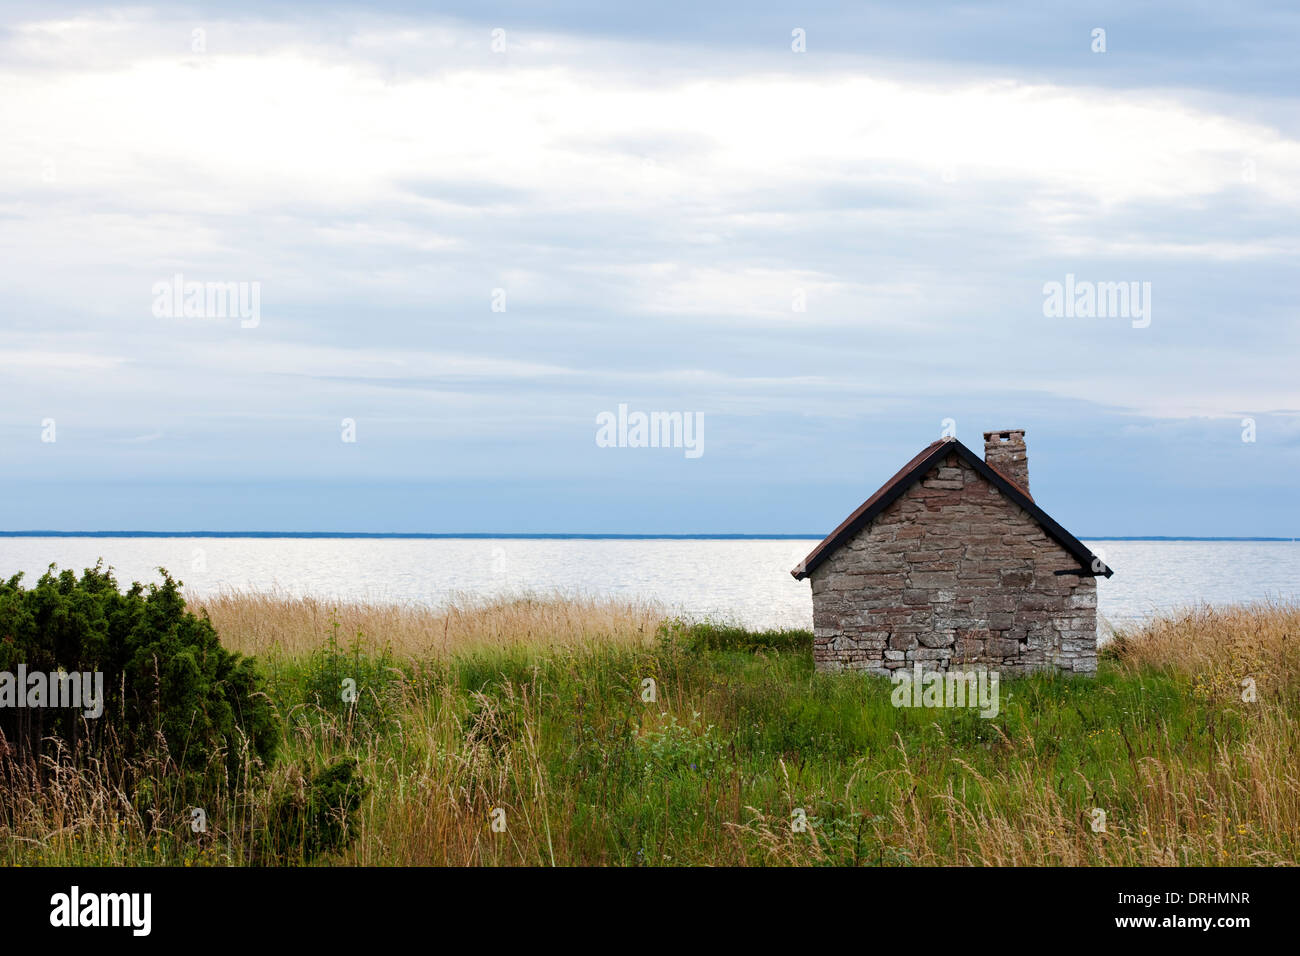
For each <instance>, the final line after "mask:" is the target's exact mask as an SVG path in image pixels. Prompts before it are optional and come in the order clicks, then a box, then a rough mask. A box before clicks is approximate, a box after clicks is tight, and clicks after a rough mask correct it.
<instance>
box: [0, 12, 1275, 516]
mask: <svg viewBox="0 0 1300 956" xmlns="http://www.w3.org/2000/svg"><path fill="white" fill-rule="evenodd" d="M532 6H533V5H525V4H522V3H521V4H495V5H494V4H483V3H473V4H470V3H463V4H459V3H452V4H444V5H437V7H438V11H439V12H436V13H431V12H429V5H425V4H418V5H417V4H402V3H396V4H388V5H384V4H379V5H376V4H367V5H366V7H365V8H364V9H362V8H360V7H353V6H349V5H345V4H324V5H322V4H288V3H271V4H266V3H256V4H253V3H248V4H241V3H234V4H230V3H227V4H222V5H219V6H218V5H211V4H195V5H193V6H190V7H186V6H184V5H168V6H166V7H165V8H164V7H159V8H157V9H151V8H149V7H147V6H131V7H112V6H94V5H76V4H62V3H49V2H43V3H39V4H36V3H32V4H25V3H18V4H8V5H6V6H4V7H3V10H4V13H3V15H2V16H3V20H2V22H0V303H2V305H0V314H2V315H3V321H2V322H0V392H2V394H3V401H2V402H0V462H3V469H2V470H0V529H8V530H17V529H58V530H110V529H140V530H193V529H205V530H258V531H266V530H287V531H302V530H339V531H429V532H455V531H468V532H493V531H496V532H665V533H671V532H675V533H702V532H731V533H735V532H740V533H762V532H780V533H799V532H808V533H816V534H822V533H824V532H826V531H827V530H829V529H830V528H831V527H832V526H834V525H835V524H836V523H838V522H839V521H840V520H841V519H842V518H843V517H844V516H845V515H847V514H848V513H849V512H850V511H851V510H852V509H853V508H855V507H856V506H857V505H858V504H859V503H861V501H862V500H863V499H864V498H865V497H867V495H869V494H870V493H871V492H872V491H874V490H875V489H876V487H878V486H879V485H880V484H881V483H882V482H883V481H884V480H885V479H887V478H888V477H889V476H890V475H892V474H893V473H894V471H896V470H897V469H898V467H900V466H901V464H902V463H903V462H905V461H906V460H907V459H908V458H910V457H911V456H912V455H913V454H915V453H916V452H917V451H918V450H919V449H920V448H922V447H924V446H925V445H926V444H928V443H929V442H930V441H932V440H934V439H935V438H938V437H939V436H940V433H941V430H942V429H943V427H944V420H945V419H951V420H952V422H953V423H955V429H956V433H957V437H958V438H959V439H960V440H962V441H964V442H965V443H966V444H968V445H969V446H970V447H972V448H973V449H976V450H977V451H978V450H981V449H982V436H981V432H982V431H983V430H985V429H988V428H1005V427H1022V428H1025V429H1027V439H1028V445H1029V468H1030V478H1031V484H1032V490H1033V492H1034V494H1035V497H1036V499H1037V500H1038V502H1039V503H1040V504H1041V505H1043V506H1044V507H1045V508H1046V509H1047V510H1048V511H1049V512H1050V513H1052V514H1053V515H1054V516H1055V517H1056V518H1057V519H1058V520H1059V521H1061V522H1062V523H1063V524H1064V525H1065V526H1066V527H1067V528H1069V529H1070V530H1071V531H1073V532H1075V533H1076V534H1078V535H1080V536H1085V537H1087V536H1108V535H1281V536H1290V535H1296V534H1300V496H1297V494H1296V490H1297V487H1298V486H1300V480H1298V479H1300V418H1298V417H1297V410H1298V409H1300V395H1297V391H1298V389H1300V361H1298V356H1300V351H1298V349H1297V346H1298V345H1300V341H1298V340H1300V333H1298V327H1297V315H1298V314H1300V313H1298V311H1297V306H1298V304H1300V288H1298V286H1297V282H1296V277H1297V256H1298V254H1300V110H1298V109H1297V107H1298V106H1300V82H1297V81H1298V80H1300V70H1298V69H1297V49H1300V12H1297V11H1296V10H1295V9H1294V8H1291V9H1288V6H1287V5H1286V4H1282V3H1279V4H1276V5H1274V4H1231V5H1223V6H1222V8H1221V9H1220V10H1219V11H1218V12H1216V10H1215V9H1214V8H1212V7H1209V6H1206V7H1201V6H1196V7H1194V8H1188V7H1187V6H1186V5H1185V4H1173V3H1171V4H1167V5H1160V4H1153V5H1143V7H1142V9H1141V11H1138V10H1136V9H1134V8H1133V5H1132V4H1127V3H1115V4H1107V3H1102V4H1091V5H1084V6H1082V7H1080V6H1079V5H1075V7H1076V8H1075V9H1068V8H1066V7H1063V6H1062V7H1056V6H1054V5H1045V4H1042V3H1024V4H1016V3H983V4H969V5H951V6H944V5H934V6H930V7H928V8H927V10H925V11H913V10H910V9H907V7H906V5H899V7H897V8H895V9H889V8H883V7H880V8H877V7H872V6H870V5H866V4H861V3H846V4H844V5H839V4H812V5H808V4H803V5H800V4H764V3H755V2H752V0H745V2H736V3H727V4H707V5H706V4H700V3H695V2H692V3H657V4H653V5H645V7H646V8H645V9H644V10H642V11H641V12H631V11H628V10H625V9H622V5H611V4H602V3H596V2H591V3H585V2H584V3H568V4H550V5H548V6H549V7H551V11H550V12H547V13H541V12H537V10H535V9H531V7H532ZM610 8H612V9H610ZM1053 11H1056V12H1053ZM1098 28H1100V29H1102V30H1104V31H1105V34H1104V46H1105V51H1104V52H1098V51H1096V50H1095V48H1096V47H1098V46H1099V45H1100V43H1099V40H1100V39H1102V38H1101V37H1099V36H1098V35H1097V34H1096V33H1095V31H1096V30H1097V29H1098ZM494 31H501V32H494ZM797 31H802V32H801V33H800V32H797ZM800 46H802V47H803V50H802V51H799V50H798V49H796V48H797V47H800ZM177 275H180V276H182V277H183V281H184V282H187V283H188V282H200V283H240V284H243V285H242V286H241V287H240V288H242V289H243V290H244V291H245V292H246V293H247V294H249V295H251V294H252V291H253V290H254V288H255V289H256V292H257V295H258V299H257V300H256V301H257V304H258V309H257V314H256V315H255V316H252V317H251V318H250V317H244V318H243V320H242V321H241V316H240V315H239V314H234V315H226V316H219V315H203V316H186V315H185V314H184V311H183V309H182V310H181V312H180V314H172V315H167V314H165V312H166V308H165V306H164V307H163V308H161V309H160V307H159V301H158V297H159V293H158V289H159V286H160V284H164V285H165V284H168V283H171V282H172V281H173V277H174V276H177ZM1067 276H1073V277H1074V278H1073V280H1072V281H1073V282H1075V283H1076V284H1078V283H1084V284H1086V283H1120V282H1123V283H1137V284H1138V285H1137V288H1138V289H1139V290H1143V289H1147V290H1149V293H1147V294H1146V296H1144V297H1143V299H1142V301H1143V303H1144V307H1145V308H1146V310H1147V311H1146V314H1145V315H1133V316H1130V315H1118V316H1114V315H1111V316H1092V317H1082V316H1077V315H1075V316H1056V315H1045V308H1044V304H1045V299H1046V298H1047V296H1046V295H1045V292H1044V287H1045V286H1046V285H1048V284H1049V283H1053V282H1058V283H1062V284H1063V285H1064V284H1065V283H1066V281H1067V278H1066V277H1067ZM1148 283H1149V285H1145V284H1148ZM254 284H256V286H254ZM249 302H250V303H251V302H252V300H251V299H250V300H249ZM1049 311H1050V310H1049ZM160 312H162V313H163V314H160ZM620 404H624V405H626V406H628V408H629V410H631V411H633V412H635V411H638V410H640V411H645V412H652V411H661V412H674V411H677V412H683V413H686V414H689V415H690V416H692V417H693V420H694V418H695V417H698V419H699V420H701V421H702V425H703V432H702V444H701V445H700V448H701V450H702V454H700V455H698V457H692V456H688V455H687V454H686V453H685V450H684V449H682V448H636V447H600V446H599V445H598V444H597V441H596V433H597V427H596V420H597V416H598V415H600V414H601V413H602V412H615V413H616V412H617V409H618V407H619V405H620ZM345 419H349V420H351V422H352V423H353V426H352V430H351V431H347V430H346V429H345V426H344V424H343V423H344V420H345ZM1247 419H1249V420H1250V422H1251V423H1253V424H1249V423H1247V422H1246V420H1247ZM348 437H355V441H346V440H344V439H345V438H348ZM51 438H53V439H54V440H52V441H51V440H49V439H51ZM1243 438H1253V439H1254V440H1253V441H1246V440H1243Z"/></svg>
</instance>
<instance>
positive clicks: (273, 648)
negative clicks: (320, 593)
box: [186, 590, 664, 660]
mask: <svg viewBox="0 0 1300 956" xmlns="http://www.w3.org/2000/svg"><path fill="white" fill-rule="evenodd" d="M186 601H187V603H188V604H189V606H190V607H191V608H192V609H194V610H195V611H196V612H197V611H198V610H200V609H202V610H204V611H206V612H207V614H208V616H209V618H211V620H212V624H213V626H214V627H216V629H217V633H218V634H219V635H220V636H221V642H222V644H224V645H225V646H226V647H227V648H229V649H230V650H233V651H238V652H240V653H243V654H267V653H277V652H278V653H282V654H285V655H289V656H298V655H302V654H308V653H311V652H312V651H316V650H319V649H320V648H322V647H324V646H325V645H326V644H327V643H328V642H329V641H330V640H331V638H334V639H336V640H337V641H339V642H340V643H343V644H348V645H350V644H351V643H352V642H353V641H356V642H357V643H358V644H360V646H361V647H362V648H363V649H367V650H384V649H386V650H388V651H389V652H390V653H392V654H394V655H396V656H398V657H402V658H407V659H410V660H428V659H430V658H441V657H446V656H448V655H451V654H456V653H466V652H473V651H477V650H504V649H508V648H516V647H528V648H535V649H537V650H547V649H552V650H554V649H582V648H595V647H608V646H615V647H635V646H643V645H645V644H646V643H647V642H649V641H650V640H651V639H652V638H653V637H654V634H655V631H656V629H657V628H658V626H659V623H660V622H661V621H662V620H663V619H664V613H663V610H662V609H661V608H659V607H657V606H656V605H654V604H651V603H647V602H643V601H619V600H613V599H608V598H594V597H562V596H559V595H550V596H547V595H535V594H524V595H519V596H513V597H505V598H495V599H478V598H473V597H464V596H463V597H457V598H454V599H453V600H452V601H450V602H449V603H447V604H445V605H443V606H441V607H437V608H434V607H426V606H423V605H418V604H380V603H372V602H364V601H361V602H357V601H329V600H321V599H318V598H313V597H294V596H291V595H287V594H283V593H276V592H252V591H238V590H230V591H224V592H221V593H218V594H216V595H208V596H202V597H199V596H187V598H186Z"/></svg>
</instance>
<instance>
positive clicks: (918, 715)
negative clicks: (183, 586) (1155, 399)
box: [0, 594, 1300, 866]
mask: <svg viewBox="0 0 1300 956" xmlns="http://www.w3.org/2000/svg"><path fill="white" fill-rule="evenodd" d="M191 604H192V606H194V607H196V608H197V607H199V606H202V607H205V608H206V610H207V612H208V613H209V615H210V617H211V620H212V622H213V624H214V625H215V626H216V628H217V631H218V633H219V634H220V636H221V639H222V642H223V644H225V645H226V646H227V647H229V648H232V649H235V650H239V651H241V652H244V653H250V654H256V656H257V659H258V660H259V662H260V663H261V666H262V667H263V669H264V671H265V673H266V674H267V676H268V692H269V694H270V695H271V697H272V699H273V701H274V703H275V705H276V711H277V713H278V715H279V717H278V719H279V721H280V724H281V725H282V729H283V743H282V746H281V747H280V754H279V756H278V758H277V759H276V761H275V762H274V764H273V765H272V766H270V767H267V768H265V769H264V771H263V772H262V773H260V774H257V773H253V772H250V773H249V774H248V776H247V778H246V779H245V780H244V781H243V782H242V783H240V784H239V785H237V786H235V787H232V788H230V789H229V790H228V791H224V792H222V793H220V794H218V795H216V796H215V797H214V799H213V800H211V801H210V804H211V805H209V806H206V807H203V808H201V809H202V810H203V814H204V816H205V818H206V829H203V828H200V829H199V830H198V831H196V829H195V827H194V826H193V825H192V821H193V810H194V808H191V807H188V806H185V805H183V804H181V803H179V802H178V801H177V800H176V799H173V797H172V795H171V794H170V792H169V778H168V774H167V770H166V767H163V766H160V767H158V768H156V771H154V772H149V771H148V768H145V771H144V772H141V771H140V770H139V768H137V772H136V773H135V774H133V775H132V776H131V777H130V778H129V779H130V781H131V782H130V783H129V784H128V783H126V782H124V781H126V780H127V779H128V778H127V777H124V776H117V775H115V773H113V772H110V771H107V770H104V769H102V768H98V767H96V766H93V765H91V766H83V767H80V768H75V769H74V768H70V767H67V766H55V765H53V764H51V765H50V766H49V767H47V768H46V769H47V772H46V773H44V774H37V773H35V772H33V773H32V775H31V777H30V779H24V778H23V777H22V775H21V774H20V773H18V772H17V771H14V770H13V769H12V768H11V770H10V772H9V775H8V777H7V778H6V779H4V780H3V781H0V862H3V863H7V864H20V865H38V864H129V865H155V864H157V865H239V864H244V863H268V862H290V863H295V862H296V863H302V862H308V861H310V862H313V863H315V864H362V865H390V864H403V865H405V864H415V865H421V864H434V865H455V866H459V865H529V866H551V865H616V866H632V865H646V866H659V865H805V864H838V865H873V866H874V865H881V866H899V865H1007V864H1025V865H1057V864H1082V865H1094V864H1095V865H1149V864H1155V865H1193V866H1197V865H1227V864H1231V865H1243V864H1244V865H1264V866H1270V865H1277V864H1295V863H1296V862H1297V859H1298V858H1300V847H1298V842H1300V771H1298V770H1297V766H1296V760H1295V755H1296V754H1297V753H1298V752H1300V719H1298V715H1300V650H1297V642H1298V641H1300V609H1298V608H1294V607H1251V608H1226V609H1220V610H1212V609H1202V610H1198V611H1194V612H1188V613H1186V614H1181V615H1178V616H1174V617H1170V618H1165V619H1161V620H1157V621H1154V622H1152V623H1151V624H1149V625H1148V626H1146V627H1145V628H1143V629H1141V630H1138V631H1135V632H1132V633H1125V634H1122V635H1120V636H1119V637H1118V638H1117V640H1115V641H1114V642H1113V643H1111V644H1110V645H1108V646H1107V648H1106V649H1105V652H1104V653H1103V659H1102V661H1101V665H1100V669H1099V674H1098V676H1097V678H1096V679H1085V678H1075V679H1069V678H1063V677H1056V676H1049V675H1041V676H1036V677H1032V678H1024V679H1008V680H1004V681H1003V682H1002V683H1001V688H1000V690H1001V703H1000V710H999V713H998V714H997V716H996V717H995V718H993V719H983V718H981V717H980V716H979V715H978V714H977V713H976V712H975V711H974V710H971V709H911V708H896V707H894V706H893V705H892V703H891V690H892V688H891V685H890V683H889V682H888V681H887V680H885V679H882V678H873V677H866V676H859V675H817V674H814V673H813V669H812V660H811V635H809V634H808V633H807V632H799V631H783V632H766V633H755V632H748V631H744V630H741V629H738V628H728V627H721V626H716V625H700V624H695V625H688V624H683V623H681V622H675V621H664V620H662V619H661V617H660V615H659V614H657V613H656V611H655V609H653V608H650V607H644V606H639V605H628V604H618V603H610V602H603V601H596V600H592V601H576V602H575V601H564V600H552V599H541V598H530V599H519V600H512V601H503V602H499V603H496V604H486V605H485V604H474V603H472V602H466V603H464V604H461V605H458V606H454V607H451V608H448V609H444V610H442V611H437V612H434V611H428V610H420V609H415V608H393V607H382V606H344V607H338V608H334V607H331V606H330V605H328V604H324V603H319V602H312V601H300V600H294V599H290V598H286V597H280V596H272V597H259V596H255V595H241V594H231V595H225V596H223V597H219V598H215V599H207V600H205V601H198V602H191ZM1247 678H1249V679H1250V680H1251V681H1253V683H1254V687H1255V698H1256V699H1254V700H1253V701H1247V700H1243V699H1242V698H1243V681H1245V680H1246V679H1247ZM647 680H652V681H653V682H654V683H653V691H654V693H653V697H654V699H653V700H652V701H649V700H646V699H645V698H646V697H648V696H651V695H650V693H649V690H648V688H649V687H650V685H649V684H648V683H647ZM352 685H354V686H355V688H356V697H355V700H353V701H351V702H345V701H344V700H343V696H344V694H343V693H342V691H341V690H340V689H341V688H342V689H344V690H346V689H347V688H348V687H349V686H352ZM1246 696H1250V695H1246ZM339 767H347V768H350V769H348V770H347V772H346V773H341V774H340V775H339V776H337V778H332V785H333V789H328V788H327V789H326V790H325V791H324V792H327V793H331V794H333V795H334V796H333V797H332V798H331V800H330V801H328V802H327V803H326V804H322V805H315V804H312V805H310V806H309V807H308V811H307V812H306V813H305V814H302V815H300V816H299V817H298V818H295V819H297V820H298V821H299V822H298V823H296V824H294V825H296V826H300V827H305V828H308V829H311V830H312V831H313V832H314V833H316V834H317V835H318V837H319V838H318V839H316V840H315V842H314V843H313V842H312V841H310V840H309V841H307V844H306V849H302V848H300V849H299V850H297V851H295V854H294V855H290V856H288V857H284V858H268V857H267V856H266V855H265V853H264V852H263V851H260V850H259V849H258V846H259V844H258V841H257V840H256V839H254V835H255V834H256V833H257V832H258V831H259V829H262V828H266V827H273V826H276V825H281V824H282V822H283V819H284V818H283V816H282V815H281V809H280V808H282V807H283V806H284V801H285V795H286V794H288V795H289V796H290V797H292V796H293V795H294V794H295V793H297V794H302V793H307V792H311V793H315V792H316V791H315V790H309V788H308V787H307V782H308V780H310V779H313V774H319V775H328V774H331V773H334V771H333V770H329V769H326V768H336V769H337V768H339ZM314 779H316V780H317V782H319V781H320V780H321V779H323V777H321V776H317V777H315V778H314ZM312 799H315V798H312ZM299 802H300V803H302V802H303V801H302V800H300V801H299ZM308 803H310V801H308ZM342 805H352V806H353V807H354V809H353V810H352V812H351V813H350V814H342V813H340V812H339V811H338V810H337V807H338V806H342ZM1098 810H1100V811H1103V812H1104V829H1096V827H1097V824H1098V823H1099V822H1100V821H1101V819H1102V818H1101V817H1100V816H1099V815H1098V813H1097V811H1098ZM805 818H806V820H807V827H806V828H803V827H798V826H795V825H792V821H797V820H799V819H805ZM304 820H305V821H306V822H305V823H303V822H302V821H304Z"/></svg>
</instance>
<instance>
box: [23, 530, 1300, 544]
mask: <svg viewBox="0 0 1300 956" xmlns="http://www.w3.org/2000/svg"><path fill="white" fill-rule="evenodd" d="M825 537H826V535H825V534H752V533H743V534H739V533H737V534H731V533H708V532H704V533H694V534H689V533H688V534H683V533H639V532H609V533H605V532H577V531H575V532H569V531H539V532H511V531H506V532H490V531H455V532H452V531H47V530H34V531H0V538H362V539H364V538H375V539H384V538H389V539H401V538H406V539H416V540H420V539H424V540H429V539H461V540H466V539H470V540H477V539H506V540H528V539H538V540H566V539H568V540H628V541H653V540H676V541H743V540H788V541H796V540H797V541H819V540H821V539H823V538H825ZM1079 538H1080V540H1083V541H1290V542H1294V541H1296V538H1295V536H1291V537H1280V536H1278V537H1274V536H1266V535H1210V536H1201V535H1080V536H1079Z"/></svg>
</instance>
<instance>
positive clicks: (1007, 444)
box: [984, 428, 1029, 494]
mask: <svg viewBox="0 0 1300 956" xmlns="http://www.w3.org/2000/svg"><path fill="white" fill-rule="evenodd" d="M984 461H985V463H986V464H989V465H992V466H993V467H994V468H996V469H997V470H998V471H1000V472H1002V474H1004V475H1005V476H1006V477H1008V478H1010V479H1011V480H1012V481H1014V482H1015V483H1016V484H1018V485H1019V486H1020V487H1021V489H1022V490H1023V491H1024V493H1025V494H1029V452H1028V451H1026V450H1025V430H1024V429H1023V428H1008V429H1005V430H1004V431H1000V432H985V433H984Z"/></svg>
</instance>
